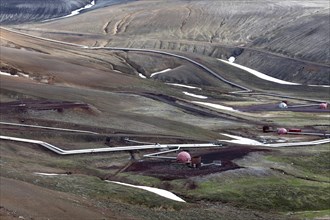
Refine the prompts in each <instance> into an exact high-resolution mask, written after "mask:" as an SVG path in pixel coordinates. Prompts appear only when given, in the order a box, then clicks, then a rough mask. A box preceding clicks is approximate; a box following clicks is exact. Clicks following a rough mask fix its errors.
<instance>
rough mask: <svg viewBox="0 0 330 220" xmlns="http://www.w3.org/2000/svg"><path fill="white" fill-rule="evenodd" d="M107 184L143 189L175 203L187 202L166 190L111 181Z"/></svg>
mask: <svg viewBox="0 0 330 220" xmlns="http://www.w3.org/2000/svg"><path fill="white" fill-rule="evenodd" d="M106 182H109V183H116V184H120V185H123V186H130V187H134V188H138V189H143V190H146V191H149V192H152V193H155V194H157V195H160V196H162V197H165V198H168V199H171V200H174V201H178V202H185V201H184V200H183V199H181V198H180V197H178V196H177V195H175V194H174V193H172V192H169V191H167V190H164V189H158V188H154V187H149V186H137V185H131V184H127V183H121V182H116V181H109V180H106Z"/></svg>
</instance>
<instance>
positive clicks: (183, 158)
mask: <svg viewBox="0 0 330 220" xmlns="http://www.w3.org/2000/svg"><path fill="white" fill-rule="evenodd" d="M190 160H191V156H190V154H189V153H188V152H186V151H182V152H180V153H179V154H178V156H177V157H176V161H177V162H179V163H188V162H190Z"/></svg>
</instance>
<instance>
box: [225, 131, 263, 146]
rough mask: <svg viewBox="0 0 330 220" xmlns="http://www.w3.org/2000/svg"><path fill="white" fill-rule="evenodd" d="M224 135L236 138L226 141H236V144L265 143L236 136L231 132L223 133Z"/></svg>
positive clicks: (258, 144) (257, 144)
mask: <svg viewBox="0 0 330 220" xmlns="http://www.w3.org/2000/svg"><path fill="white" fill-rule="evenodd" d="M222 135H224V136H227V137H230V138H234V140H230V141H226V142H230V143H235V144H248V145H256V146H260V145H264V144H263V143H261V142H259V141H255V140H252V139H249V138H244V137H240V136H236V135H230V134H223V133H222Z"/></svg>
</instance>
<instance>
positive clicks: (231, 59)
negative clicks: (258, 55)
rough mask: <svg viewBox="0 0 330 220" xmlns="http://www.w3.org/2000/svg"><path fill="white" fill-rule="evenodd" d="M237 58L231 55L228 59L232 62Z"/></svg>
mask: <svg viewBox="0 0 330 220" xmlns="http://www.w3.org/2000/svg"><path fill="white" fill-rule="evenodd" d="M235 60H236V58H235V57H229V59H228V61H229V62H230V63H233V62H234V61H235Z"/></svg>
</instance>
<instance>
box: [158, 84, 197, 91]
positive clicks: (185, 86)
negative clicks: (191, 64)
mask: <svg viewBox="0 0 330 220" xmlns="http://www.w3.org/2000/svg"><path fill="white" fill-rule="evenodd" d="M165 84H167V85H171V86H179V87H184V88H188V89H198V90H202V88H199V87H195V86H188V85H184V84H177V83H165Z"/></svg>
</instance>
